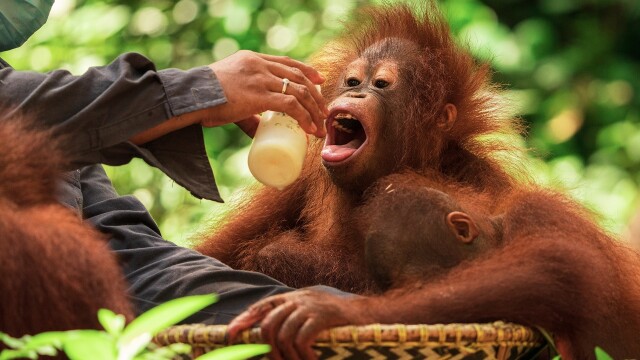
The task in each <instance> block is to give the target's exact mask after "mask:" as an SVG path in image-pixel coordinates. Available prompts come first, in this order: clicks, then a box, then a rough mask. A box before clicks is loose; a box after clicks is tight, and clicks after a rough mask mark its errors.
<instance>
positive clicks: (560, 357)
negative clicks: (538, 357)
mask: <svg viewBox="0 0 640 360" xmlns="http://www.w3.org/2000/svg"><path fill="white" fill-rule="evenodd" d="M552 360H562V356H560V355H556V356H555V357H554V358H553V359H552Z"/></svg>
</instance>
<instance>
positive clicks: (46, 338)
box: [24, 331, 68, 350]
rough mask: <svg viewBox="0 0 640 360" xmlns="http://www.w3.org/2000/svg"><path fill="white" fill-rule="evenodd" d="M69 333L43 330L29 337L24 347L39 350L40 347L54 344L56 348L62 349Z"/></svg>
mask: <svg viewBox="0 0 640 360" xmlns="http://www.w3.org/2000/svg"><path fill="white" fill-rule="evenodd" d="M67 335H68V333H67V332H64V331H49V332H43V333H40V334H38V335H34V336H32V337H31V338H29V339H28V340H27V342H26V343H25V345H24V348H25V349H28V350H39V349H40V348H46V347H49V346H53V347H55V348H58V349H62V346H63V345H64V342H65V340H66V339H67Z"/></svg>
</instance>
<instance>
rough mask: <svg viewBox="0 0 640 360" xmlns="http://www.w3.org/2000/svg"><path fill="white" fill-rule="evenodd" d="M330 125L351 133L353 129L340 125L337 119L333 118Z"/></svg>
mask: <svg viewBox="0 0 640 360" xmlns="http://www.w3.org/2000/svg"><path fill="white" fill-rule="evenodd" d="M331 125H333V127H334V128H336V129H338V130H340V131H344V132H346V133H349V134H353V130H352V129H349V128H346V127H344V126H342V125H341V124H340V123H339V122H338V121H337V120H334V121H333V123H332V124H331Z"/></svg>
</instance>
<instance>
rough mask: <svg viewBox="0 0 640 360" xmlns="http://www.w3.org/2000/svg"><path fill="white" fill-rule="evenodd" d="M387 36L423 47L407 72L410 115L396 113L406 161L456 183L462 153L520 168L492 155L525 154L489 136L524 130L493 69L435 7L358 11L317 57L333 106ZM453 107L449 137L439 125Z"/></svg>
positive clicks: (314, 60)
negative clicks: (346, 79) (358, 63)
mask: <svg viewBox="0 0 640 360" xmlns="http://www.w3.org/2000/svg"><path fill="white" fill-rule="evenodd" d="M389 38H398V39H403V40H408V41H410V42H412V43H414V44H415V45H416V46H417V48H418V53H417V54H416V56H417V58H418V59H419V60H418V63H417V64H416V66H415V67H414V68H413V69H405V71H411V75H410V76H409V78H410V79H411V82H410V83H409V84H408V85H407V87H408V88H407V89H406V92H407V96H406V99H407V103H406V109H398V110H403V111H402V112H400V111H399V113H403V114H404V116H406V118H404V119H394V120H395V121H403V124H402V131H403V133H404V143H403V144H402V148H401V149H399V150H400V152H399V153H400V156H399V158H400V159H401V162H402V163H403V164H404V165H407V166H408V167H411V168H413V169H415V170H418V171H420V170H422V169H424V168H425V167H428V168H429V169H433V168H436V169H439V170H442V171H443V172H445V173H447V172H450V173H452V174H453V176H454V177H455V173H458V172H460V171H465V170H464V169H456V168H455V164H453V163H454V162H456V161H454V160H451V159H449V158H451V157H454V158H455V157H459V154H455V152H458V151H459V147H461V148H463V149H465V150H466V151H468V152H469V153H470V154H472V155H473V156H475V157H477V158H478V159H482V162H483V163H485V165H483V166H490V167H493V168H494V169H503V168H508V169H513V168H517V165H516V162H513V164H505V159H504V158H501V159H500V160H497V159H495V158H494V157H493V155H494V154H495V153H497V152H498V151H502V150H509V151H510V152H511V153H512V154H516V153H519V152H520V151H518V150H520V149H519V148H516V147H515V146H514V145H513V141H512V140H511V141H506V140H504V139H502V140H501V138H497V137H496V138H492V139H491V140H488V139H486V137H484V135H508V136H510V135H517V134H520V133H521V132H522V126H521V124H520V122H519V121H518V120H517V119H514V118H510V117H509V116H507V115H506V111H505V106H504V104H502V103H501V96H500V94H499V89H498V87H497V86H496V85H495V84H493V83H492V82H491V80H490V75H491V72H490V67H489V65H488V64H486V63H478V62H477V61H476V60H475V59H474V58H473V57H472V56H471V54H470V52H469V51H468V49H466V48H465V47H463V46H461V45H459V44H458V43H457V42H456V40H455V39H454V37H453V36H452V34H451V31H450V29H449V26H448V24H447V22H446V20H445V19H444V16H443V15H442V13H441V12H440V11H439V10H438V8H437V5H436V4H435V2H434V1H428V2H427V3H426V5H422V6H419V9H417V10H414V9H412V8H411V7H410V6H409V5H407V4H401V5H398V4H394V5H383V6H376V7H365V8H362V9H358V10H357V11H356V12H355V14H354V15H353V17H352V18H350V19H349V21H347V22H345V29H344V31H343V32H342V33H341V34H340V35H339V36H338V37H337V38H336V39H335V40H333V41H332V42H330V43H328V44H327V45H326V46H325V47H323V48H322V49H320V50H319V51H318V52H317V53H316V54H315V55H314V56H312V57H311V63H312V65H313V66H314V67H316V68H317V69H318V70H319V71H320V72H321V73H322V74H323V75H324V76H325V77H326V78H327V81H326V82H325V84H323V94H326V96H327V97H328V98H329V100H331V99H332V98H333V97H335V96H336V95H337V93H336V91H337V87H338V85H339V84H340V83H341V81H343V79H342V78H341V76H342V72H343V70H344V69H345V68H346V66H347V65H348V64H349V63H351V62H352V61H353V60H355V59H357V58H358V57H360V56H361V55H362V53H363V52H364V50H365V49H367V48H369V47H370V46H372V45H374V44H376V43H379V42H381V41H383V40H385V39H389ZM447 103H451V104H454V105H455V106H456V108H457V113H458V115H457V120H456V122H455V124H454V126H453V128H452V129H450V130H449V131H448V132H444V131H441V130H440V129H438V128H437V127H436V126H435V121H436V119H438V118H439V117H440V116H443V108H444V106H445V105H446V104H447ZM508 136H507V138H508ZM416 144H425V146H421V147H420V146H417V145H416ZM399 145H400V144H399ZM514 150H516V151H515V152H514ZM463 162H464V161H463ZM498 164H499V166H498ZM466 165H468V164H466ZM451 166H454V168H451ZM496 171H497V170H496Z"/></svg>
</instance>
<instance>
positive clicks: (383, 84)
mask: <svg viewBox="0 0 640 360" xmlns="http://www.w3.org/2000/svg"><path fill="white" fill-rule="evenodd" d="M374 85H375V86H376V87H377V88H378V89H384V88H386V87H387V86H389V82H388V81H386V80H382V79H378V80H376V82H375V83H374Z"/></svg>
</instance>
